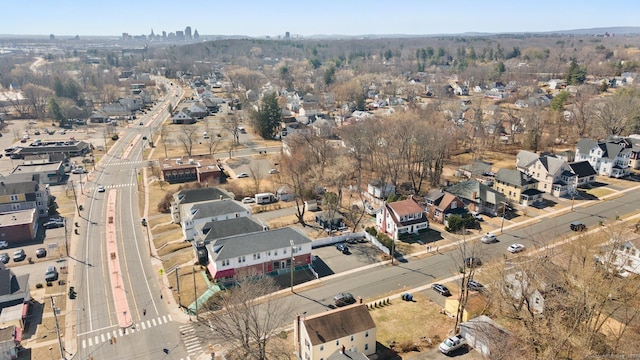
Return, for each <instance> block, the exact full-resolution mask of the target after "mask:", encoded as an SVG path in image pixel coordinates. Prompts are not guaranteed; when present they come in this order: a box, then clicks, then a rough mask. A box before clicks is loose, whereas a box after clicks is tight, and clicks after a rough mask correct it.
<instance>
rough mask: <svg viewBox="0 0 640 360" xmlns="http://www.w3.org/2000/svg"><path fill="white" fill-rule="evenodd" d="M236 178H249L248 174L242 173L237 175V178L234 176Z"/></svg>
mask: <svg viewBox="0 0 640 360" xmlns="http://www.w3.org/2000/svg"><path fill="white" fill-rule="evenodd" d="M236 177H237V178H238V179H240V178H247V177H249V174H247V173H245V172H242V173H240V174H238V176H236Z"/></svg>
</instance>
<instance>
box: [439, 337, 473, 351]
mask: <svg viewBox="0 0 640 360" xmlns="http://www.w3.org/2000/svg"><path fill="white" fill-rule="evenodd" d="M465 345H467V340H466V339H465V338H463V337H462V335H456V336H452V337H450V338H448V339H446V340H445V341H443V342H442V343H441V344H440V346H438V349H439V350H440V352H441V353H443V354H449V353H451V352H453V351H456V350H458V349H460V348H461V347H463V346H465Z"/></svg>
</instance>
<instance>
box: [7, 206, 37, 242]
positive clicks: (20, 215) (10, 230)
mask: <svg viewBox="0 0 640 360" xmlns="http://www.w3.org/2000/svg"><path fill="white" fill-rule="evenodd" d="M37 232H38V216H37V215H36V209H28V210H18V211H13V212H7V213H1V214H0V240H4V241H6V242H8V243H9V246H16V245H24V244H27V243H29V242H31V241H33V240H34V239H35V238H36V233H37Z"/></svg>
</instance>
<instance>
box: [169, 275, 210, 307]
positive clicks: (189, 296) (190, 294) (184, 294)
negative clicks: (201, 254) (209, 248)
mask: <svg viewBox="0 0 640 360" xmlns="http://www.w3.org/2000/svg"><path fill="white" fill-rule="evenodd" d="M194 271H195V275H194ZM205 271H206V270H204V268H202V269H200V266H199V265H198V266H192V267H186V268H181V269H180V270H179V277H180V303H181V304H182V305H183V306H189V305H191V303H193V302H194V299H195V294H194V282H195V288H196V290H195V292H196V293H197V294H198V296H200V295H202V294H203V293H204V292H205V291H206V290H207V283H206V281H205V280H204V278H203V274H204V272H205ZM169 283H170V284H171V287H172V289H174V290H175V291H176V292H177V289H178V287H177V283H176V276H175V274H171V275H169ZM177 299H178V297H177V294H176V301H177Z"/></svg>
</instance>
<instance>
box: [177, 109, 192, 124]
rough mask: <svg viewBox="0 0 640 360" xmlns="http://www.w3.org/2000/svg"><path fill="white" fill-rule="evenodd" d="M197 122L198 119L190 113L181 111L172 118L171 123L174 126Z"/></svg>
mask: <svg viewBox="0 0 640 360" xmlns="http://www.w3.org/2000/svg"><path fill="white" fill-rule="evenodd" d="M195 122H196V118H194V117H193V116H191V114H189V113H188V112H186V111H184V110H181V111H178V112H177V113H176V114H175V115H173V116H172V117H171V123H173V124H185V125H186V124H193V123H195Z"/></svg>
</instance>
